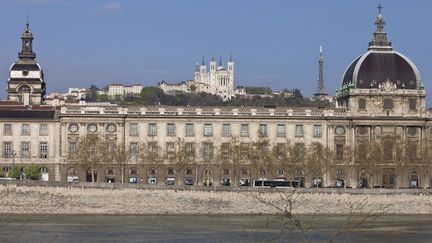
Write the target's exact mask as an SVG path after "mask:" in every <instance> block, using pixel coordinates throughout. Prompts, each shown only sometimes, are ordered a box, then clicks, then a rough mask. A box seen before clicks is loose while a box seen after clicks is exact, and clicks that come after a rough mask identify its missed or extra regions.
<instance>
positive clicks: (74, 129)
mask: <svg viewBox="0 0 432 243" xmlns="http://www.w3.org/2000/svg"><path fill="white" fill-rule="evenodd" d="M69 131H70V132H77V131H78V125H77V124H70V125H69Z"/></svg>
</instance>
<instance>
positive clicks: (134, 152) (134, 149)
mask: <svg viewBox="0 0 432 243" xmlns="http://www.w3.org/2000/svg"><path fill="white" fill-rule="evenodd" d="M129 149H130V158H131V159H132V160H136V159H137V158H138V143H130V145H129Z"/></svg>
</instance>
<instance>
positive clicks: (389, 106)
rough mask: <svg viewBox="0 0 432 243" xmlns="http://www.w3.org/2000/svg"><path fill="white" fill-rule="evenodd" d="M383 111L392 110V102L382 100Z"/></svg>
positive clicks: (390, 100)
mask: <svg viewBox="0 0 432 243" xmlns="http://www.w3.org/2000/svg"><path fill="white" fill-rule="evenodd" d="M384 110H393V100H392V99H384Z"/></svg>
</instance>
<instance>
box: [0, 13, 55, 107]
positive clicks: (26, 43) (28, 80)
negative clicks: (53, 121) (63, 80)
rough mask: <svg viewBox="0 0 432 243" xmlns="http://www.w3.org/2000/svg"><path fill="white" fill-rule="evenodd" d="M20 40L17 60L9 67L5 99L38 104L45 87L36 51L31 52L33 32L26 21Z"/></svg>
mask: <svg viewBox="0 0 432 243" xmlns="http://www.w3.org/2000/svg"><path fill="white" fill-rule="evenodd" d="M21 42H22V45H21V51H20V52H19V53H18V61H16V62H15V63H13V64H12V65H11V67H10V69H9V80H8V88H7V93H8V98H7V99H8V100H11V101H18V102H19V103H21V104H23V105H40V104H41V103H42V102H43V100H44V96H45V92H46V91H45V89H46V88H45V81H44V75H43V70H42V68H41V66H40V65H39V64H38V63H37V62H36V53H34V52H33V33H32V32H31V30H30V29H29V23H28V21H27V24H26V28H25V29H24V32H23V33H22V35H21Z"/></svg>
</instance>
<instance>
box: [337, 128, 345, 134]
mask: <svg viewBox="0 0 432 243" xmlns="http://www.w3.org/2000/svg"><path fill="white" fill-rule="evenodd" d="M336 134H337V135H344V134H345V128H344V127H343V126H337V127H336Z"/></svg>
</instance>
